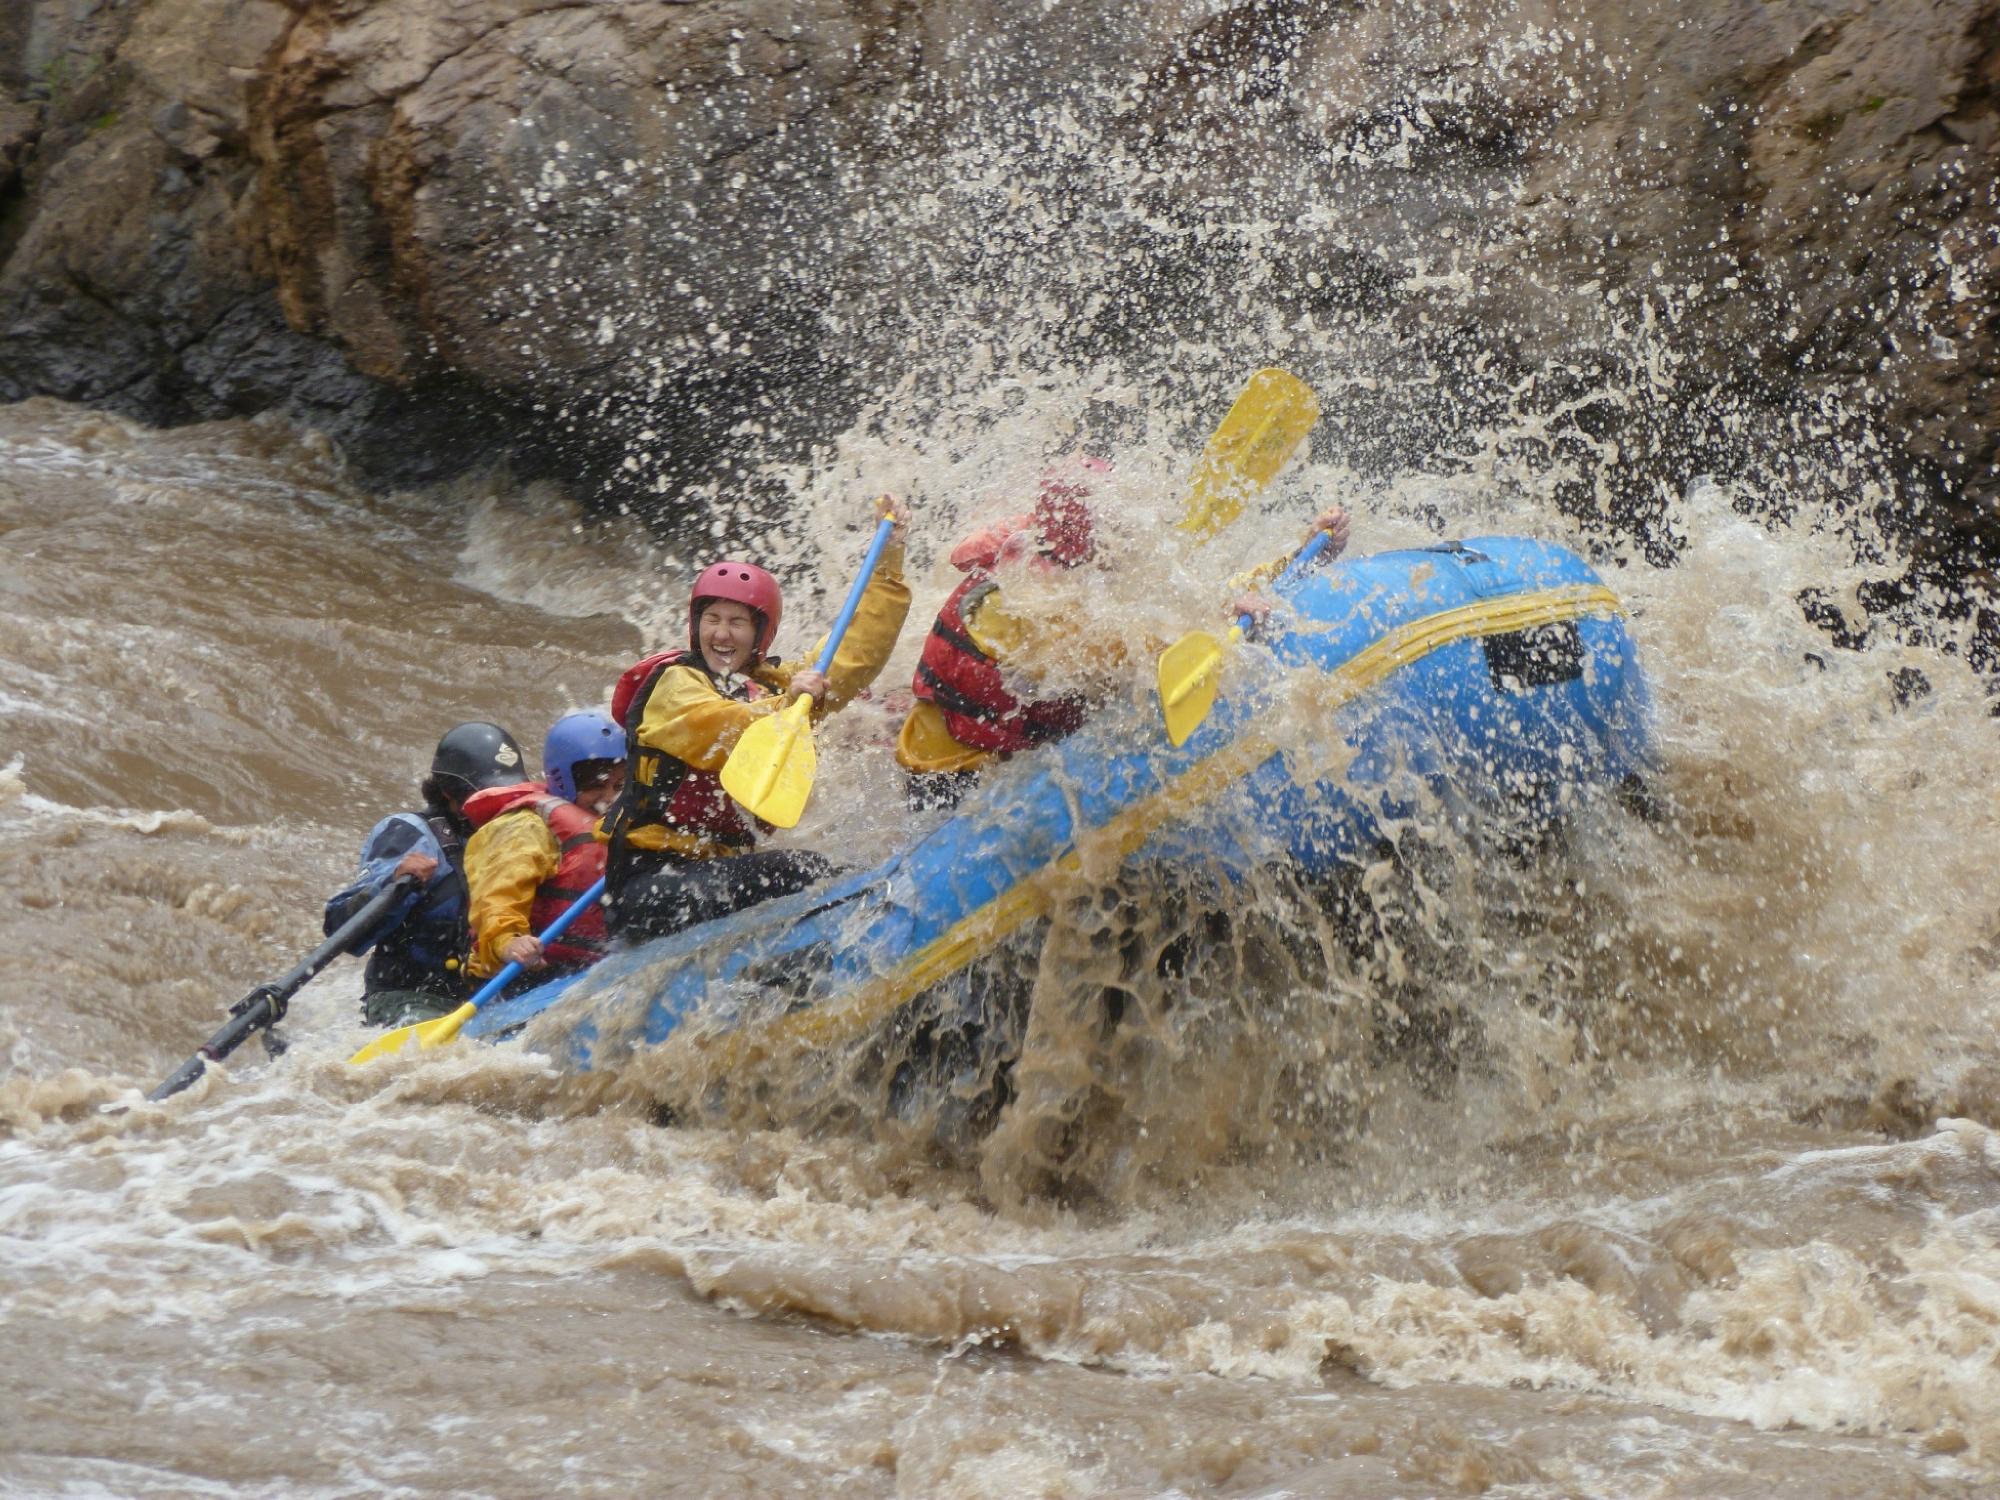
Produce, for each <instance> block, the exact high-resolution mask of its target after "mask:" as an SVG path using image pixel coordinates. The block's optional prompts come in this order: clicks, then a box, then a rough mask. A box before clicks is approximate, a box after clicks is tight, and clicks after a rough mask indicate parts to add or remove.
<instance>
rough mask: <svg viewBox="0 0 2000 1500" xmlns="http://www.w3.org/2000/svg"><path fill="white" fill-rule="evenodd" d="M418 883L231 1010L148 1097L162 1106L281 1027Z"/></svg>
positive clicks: (391, 888) (385, 891)
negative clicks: (314, 982) (257, 1037)
mask: <svg viewBox="0 0 2000 1500" xmlns="http://www.w3.org/2000/svg"><path fill="white" fill-rule="evenodd" d="M416 884H417V877H416V876H414V875H399V876H397V877H396V878H395V879H394V880H392V881H390V882H389V883H388V884H387V885H385V886H383V887H382V889H381V890H379V891H377V892H376V893H375V894H374V895H372V896H370V897H369V898H368V902H367V904H366V905H365V906H363V907H362V908H361V910H359V911H358V912H356V913H355V914H354V915H353V916H351V917H349V918H348V919H347V920H346V921H345V922H343V923H341V924H340V927H339V930H337V931H336V932H335V933H334V934H333V936H331V937H329V938H328V939H327V940H326V941H325V942H323V943H321V944H320V945H319V946H318V947H317V948H315V949H313V951H312V952H310V953H308V954H307V955H306V956H305V957H304V958H302V959H300V960H299V962H298V965H297V966H296V967H295V968H293V969H292V971H291V972H290V973H288V974H286V975H285V976H284V978H282V979H278V980H274V981H273V982H272V983H270V984H260V985H258V986H257V988H255V989H254V990H252V991H251V992H250V993H249V994H247V995H245V996H244V997H243V998H242V999H241V1000H238V1001H237V1002H236V1003H235V1004H234V1005H232V1006H230V1007H229V1021H228V1024H226V1025H225V1026H224V1027H223V1028H222V1029H221V1030H220V1031H218V1032H216V1034H215V1035H214V1036H212V1037H210V1038H209V1039H208V1040H207V1041H205V1042H203V1043H202V1044H201V1047H200V1048H199V1049H198V1050H197V1051H196V1052H195V1054H194V1056H192V1057H190V1058H189V1059H188V1060H187V1061H186V1062H184V1063H182V1064H181V1065H180V1066H179V1067H178V1068H176V1069H174V1071H173V1072H172V1073H171V1074H169V1075H168V1076H167V1078H166V1079H165V1080H164V1081H163V1082H162V1083H161V1084H160V1086H159V1087H158V1088H156V1089H154V1090H153V1091H152V1093H150V1094H148V1095H147V1096H146V1097H147V1098H148V1099H150V1100H154V1101H158V1100H161V1099H166V1098H169V1097H171V1096H172V1095H174V1094H178V1093H179V1092H180V1091H181V1090H182V1089H184V1088H186V1087H187V1086H188V1085H189V1084H191V1083H193V1082H194V1081H195V1080H196V1079H197V1078H199V1077H201V1075H202V1074H203V1073H204V1072H206V1071H207V1070H208V1065H209V1064H210V1063H211V1062H221V1061H222V1059H223V1058H225V1057H227V1056H229V1054H230V1053H232V1052H234V1051H235V1050H236V1049H237V1048H238V1047H240V1046H242V1045H243V1044H244V1043H245V1042H246V1041H248V1040H249V1039H250V1033H251V1032H253V1031H256V1030H259V1029H260V1028H264V1027H270V1026H275V1025H277V1024H278V1023H279V1022H280V1021H282V1020H284V1019H285V1006H286V1004H287V1003H288V1002H289V1001H290V1000H291V998H292V996H294V995H296V994H297V993H298V992H299V991H300V990H302V989H304V988H305V985H306V981H307V980H309V979H311V978H312V977H313V975H315V974H317V973H318V972H319V971H320V970H321V969H324V968H325V967H326V966H327V965H328V964H330V963H332V962H333V961H334V960H335V959H336V958H338V957H340V955H341V954H343V953H345V952H347V951H348V948H349V947H350V945H352V944H353V943H355V942H358V941H359V940H360V939H362V938H364V937H366V936H367V935H368V929H369V928H371V927H373V926H374V925H375V924H376V923H377V922H379V921H381V920H382V918H383V917H384V916H386V915H387V914H388V912H389V909H390V908H391V907H392V906H394V905H395V904H396V903H397V902H398V901H400V900H402V898H403V896H404V895H405V893H407V892H408V891H409V890H410V888H411V887H412V886H414V885H416Z"/></svg>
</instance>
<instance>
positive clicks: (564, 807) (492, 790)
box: [465, 781, 607, 969]
mask: <svg viewBox="0 0 2000 1500" xmlns="http://www.w3.org/2000/svg"><path fill="white" fill-rule="evenodd" d="M523 807H532V808H534V810H535V811H536V812H538V813H540V814H541V816H542V821H543V822H544V823H546V824H548V825H549V832H550V833H552V834H554V835H555V840H556V849H557V850H558V852H559V854H560V858H559V859H558V860H557V862H556V868H555V873H554V874H552V875H550V876H549V877H548V879H546V880H544V881H543V882H542V883H541V884H540V885H539V886H537V887H536V888H535V900H534V904H533V905H532V906H530V907H529V908H528V930H529V931H530V932H541V931H542V930H544V929H545V928H546V927H547V926H548V925H549V923H551V922H553V921H555V919H556V918H557V917H559V916H561V915H562V914H563V913H564V912H566V911H568V910H569V907H570V903H571V902H572V901H574V900H576V898H577V897H578V896H581V895H582V894H583V893H584V892H585V891H587V890H589V889H590V887H591V886H592V885H593V884H594V883H595V882H596V881H597V879H598V878H599V877H600V876H602V875H603V874H604V857H605V849H604V845H603V844H601V843H599V842H598V840H597V835H596V831H595V830H596V828H597V819H596V817H595V816H594V815H593V814H591V813H590V812H588V811H586V810H585V809H583V808H581V807H578V806H577V805H576V804H575V803H574V802H565V801H563V799H562V798H560V797H551V796H550V795H549V793H548V788H547V787H545V786H543V785H542V783H541V782H539V781H524V782H520V783H517V784H516V785H514V786H496V787H488V788H487V789H486V790H485V791H483V792H474V793H473V794H472V795H471V796H470V797H468V798H466V799H465V820H466V822H468V823H470V824H471V825H472V826H473V827H474V828H484V827H485V826H486V825H487V824H488V823H491V822H492V821H493V820H494V819H495V818H498V817H501V816H503V815H504V814H506V813H510V812H515V811H517V810H519V809H520V808H523ZM606 941H607V938H606V935H605V931H604V907H603V905H602V904H601V903H600V904H598V905H596V906H593V907H591V909H590V910H589V911H587V912H585V913H583V915H582V916H580V917H578V918H577V919H576V920H575V921H574V922H572V923H570V924H569V927H568V928H567V929H566V930H565V931H564V932H563V935H562V936H561V937H559V938H557V939H556V940H555V941H554V942H553V943H549V944H547V945H546V946H545V947H544V948H543V949H542V953H543V955H544V956H545V957H546V958H547V959H548V961H549V962H550V963H552V964H560V965H562V966H563V967H565V968H571V969H580V968H583V967H585V966H586V965H588V964H594V963H596V962H597V961H598V960H599V959H600V958H602V957H604V951H605V944H606Z"/></svg>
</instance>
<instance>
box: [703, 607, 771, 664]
mask: <svg viewBox="0 0 2000 1500" xmlns="http://www.w3.org/2000/svg"><path fill="white" fill-rule="evenodd" d="M695 639H696V641H697V642H698V643H699V644H700V646H701V654H702V659H703V660H704V661H706V662H707V663H708V668H709V670H710V671H711V672H718V673H722V674H724V675H727V674H728V673H730V672H742V671H747V670H748V669H749V666H750V657H751V653H752V652H754V651H755V650H756V649H757V615H756V612H755V611H754V610H752V609H750V608H749V607H748V606H747V605H742V604H737V603H734V602H732V601H730V600H728V599H717V600H715V601H714V602H713V603H711V604H706V605H704V606H702V611H701V617H700V618H699V619H698V620H696V622H695Z"/></svg>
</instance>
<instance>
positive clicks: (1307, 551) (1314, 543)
mask: <svg viewBox="0 0 2000 1500" xmlns="http://www.w3.org/2000/svg"><path fill="white" fill-rule="evenodd" d="M1332 540H1333V533H1332V532H1330V531H1322V532H1319V533H1318V534H1317V535H1315V536H1314V537H1313V539H1312V540H1311V541H1309V542H1307V543H1306V544H1305V545H1304V546H1303V547H1301V548H1299V550H1298V555H1297V556H1295V557H1293V559H1292V560H1291V561H1290V562H1288V563H1286V564H1285V571H1284V572H1282V573H1280V574H1279V575H1278V576H1277V578H1276V579H1274V580H1273V581H1272V584H1271V592H1272V593H1274V594H1275V593H1279V592H1280V591H1282V590H1283V589H1284V587H1285V585H1286V584H1288V583H1290V582H1291V581H1292V580H1293V579H1294V578H1296V577H1298V576H1299V574H1301V573H1303V572H1304V571H1305V570H1306V569H1307V568H1309V567H1311V566H1312V560H1313V559H1314V558H1315V557H1318V556H1319V555H1320V553H1322V552H1324V551H1326V544H1327V543H1328V542H1330V541H1332ZM1254 623H1256V622H1255V621H1253V620H1252V619H1251V618H1250V617H1249V616H1248V615H1238V616H1237V617H1236V628H1237V629H1238V630H1242V631H1248V630H1249V629H1250V627H1251V625H1253V624H1254Z"/></svg>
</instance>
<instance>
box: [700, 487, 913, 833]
mask: <svg viewBox="0 0 2000 1500" xmlns="http://www.w3.org/2000/svg"><path fill="white" fill-rule="evenodd" d="M895 525H896V522H895V518H894V517H893V516H884V517H883V518H882V520H881V522H880V524H878V525H877V526H876V528H875V540H874V541H872V542H870V543H869V544H868V555H867V556H866V557H864V558H863V559H862V560H861V575H860V576H859V577H858V578H856V579H855V580H854V587H853V588H851V589H849V590H848V591H847V602H846V603H845V604H843V605H841V606H840V614H839V615H838V616H837V617H835V619H834V622H833V629H832V630H830V631H828V632H827V636H826V644H825V645H824V646H822V647H821V648H820V653H819V660H818V661H816V662H815V663H813V670H814V671H815V672H818V673H820V674H821V675H822V676H824V675H825V674H826V670H827V668H828V667H830V666H832V665H833V653H834V652H835V651H836V650H838V649H839V646H840V638H841V637H842V636H844V635H846V634H847V626H848V622H849V621H851V620H852V619H853V618H854V611H855V609H856V608H857V607H858V606H859V605H860V603H861V594H862V591H863V590H864V589H866V588H867V587H868V580H869V579H870V578H871V577H873V576H874V573H875V564H876V561H877V560H878V559H879V558H880V557H881V556H882V549H883V548H884V547H886V546H887V545H888V544H889V533H890V532H891V531H892V530H894V529H895ZM811 714H812V699H811V698H809V697H807V696H806V695H805V694H804V693H801V694H799V695H798V696H797V697H796V698H794V699H793V700H792V701H791V702H790V703H788V704H786V705H785V706H784V707H783V708H782V709H780V710H779V711H778V712H777V713H774V714H769V715H766V716H765V717H764V718H761V719H759V720H758V721H757V722H756V723H754V724H752V725H751V726H750V727H749V728H748V729H746V730H744V731H743V738H742V739H740V740H738V741H737V742H736V748H735V749H734V750H732V751H730V752H729V759H728V760H726V761H724V762H723V765H722V789H723V790H724V791H725V792H727V793H729V795H730V796H732V797H734V798H735V799H736V800H737V801H738V802H740V803H741V804H742V805H743V806H744V807H745V808H747V809H749V811H750V812H751V813H752V814H754V815H755V816H757V817H759V818H762V819H763V820H764V821H765V822H766V823H770V824H772V825H773V826H775V827H778V828H793V827H796V826H797V825H798V821H799V818H800V816H801V815H802V814H803V813H804V812H805V810H806V798H807V797H809V796H811V795H812V784H813V776H814V774H815V773H816V772H817V771H818V769H819V757H818V754H817V752H816V751H815V750H814V749H813V737H812V728H811Z"/></svg>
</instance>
